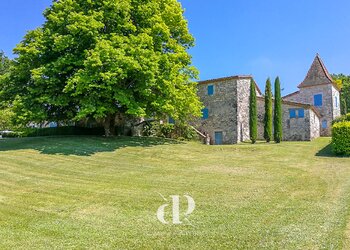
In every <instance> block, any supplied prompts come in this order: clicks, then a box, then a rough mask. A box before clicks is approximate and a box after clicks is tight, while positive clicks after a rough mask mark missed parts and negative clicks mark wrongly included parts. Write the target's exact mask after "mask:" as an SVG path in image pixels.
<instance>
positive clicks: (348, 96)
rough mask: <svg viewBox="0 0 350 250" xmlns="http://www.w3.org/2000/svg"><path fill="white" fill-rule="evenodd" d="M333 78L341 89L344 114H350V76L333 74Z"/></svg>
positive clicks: (341, 103)
mask: <svg viewBox="0 0 350 250" xmlns="http://www.w3.org/2000/svg"><path fill="white" fill-rule="evenodd" d="M332 77H333V79H334V81H335V83H336V84H337V85H338V86H339V87H341V95H340V105H341V108H342V114H347V113H350V76H348V75H344V74H333V75H332Z"/></svg>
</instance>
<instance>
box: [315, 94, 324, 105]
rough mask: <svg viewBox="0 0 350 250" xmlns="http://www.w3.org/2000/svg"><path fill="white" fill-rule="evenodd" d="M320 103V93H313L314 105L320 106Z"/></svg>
mask: <svg viewBox="0 0 350 250" xmlns="http://www.w3.org/2000/svg"><path fill="white" fill-rule="evenodd" d="M322 104H323V103H322V94H318V95H314V106H316V107H320V106H322Z"/></svg>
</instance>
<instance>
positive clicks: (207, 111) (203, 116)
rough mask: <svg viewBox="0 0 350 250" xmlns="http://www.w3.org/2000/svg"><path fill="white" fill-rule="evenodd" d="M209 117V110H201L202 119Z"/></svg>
mask: <svg viewBox="0 0 350 250" xmlns="http://www.w3.org/2000/svg"><path fill="white" fill-rule="evenodd" d="M208 117H209V110H208V109H207V108H204V109H202V119H203V120H206V119H208Z"/></svg>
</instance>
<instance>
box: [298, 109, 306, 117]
mask: <svg viewBox="0 0 350 250" xmlns="http://www.w3.org/2000/svg"><path fill="white" fill-rule="evenodd" d="M298 117H299V118H304V117H305V111H304V109H299V110H298Z"/></svg>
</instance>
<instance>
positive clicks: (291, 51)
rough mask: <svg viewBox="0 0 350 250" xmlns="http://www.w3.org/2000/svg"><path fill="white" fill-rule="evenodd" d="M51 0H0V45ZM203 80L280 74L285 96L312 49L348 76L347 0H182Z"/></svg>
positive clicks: (29, 25) (37, 19)
mask: <svg viewBox="0 0 350 250" xmlns="http://www.w3.org/2000/svg"><path fill="white" fill-rule="evenodd" d="M50 3H51V1H50V0H35V1H28V0H11V1H1V2H0V30H1V39H0V50H4V51H5V52H6V54H7V55H9V56H11V57H12V55H11V53H12V49H13V48H14V47H15V45H16V44H17V43H18V42H19V41H20V40H21V39H22V37H23V36H24V34H25V33H26V31H28V30H30V29H34V28H36V27H37V26H39V25H41V24H42V23H43V21H44V19H43V17H42V12H43V10H44V9H45V8H46V7H48V6H49V5H50ZM181 3H182V5H183V7H184V8H185V9H186V12H185V16H186V18H187V19H188V21H189V27H190V31H191V33H192V34H193V35H194V37H195V38H196V47H195V48H193V49H191V50H190V53H191V54H192V56H193V64H194V65H195V66H196V67H197V68H198V69H199V70H200V77H201V79H202V80H205V79H211V78H216V77H223V76H230V75H242V74H252V75H253V76H254V78H255V79H256V81H257V82H258V84H259V85H260V86H261V87H262V89H263V86H264V82H265V80H266V78H267V77H271V78H274V77H276V76H277V75H279V76H280V78H281V81H282V85H283V88H284V89H285V90H284V91H283V94H287V93H289V92H291V91H294V90H296V86H297V85H298V84H299V83H300V82H301V81H302V80H303V79H304V77H305V75H306V73H307V70H308V68H309V66H310V65H311V63H312V60H313V58H314V56H315V54H316V53H317V52H318V53H320V55H321V57H322V59H323V61H324V63H325V65H326V67H327V68H328V70H329V71H330V72H331V73H345V74H350V68H349V65H350V60H349V59H350V49H349V45H350V28H349V27H350V15H349V14H348V10H349V9H350V2H349V1H348V0H334V1H326V0H318V1H316V0H307V1H290V0H289V1H287V0H264V1H262V0H250V1H247V0H218V1H213V0H181Z"/></svg>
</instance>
